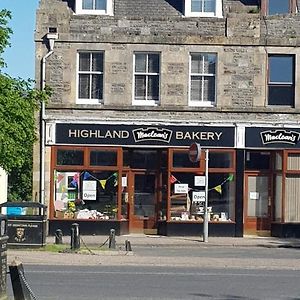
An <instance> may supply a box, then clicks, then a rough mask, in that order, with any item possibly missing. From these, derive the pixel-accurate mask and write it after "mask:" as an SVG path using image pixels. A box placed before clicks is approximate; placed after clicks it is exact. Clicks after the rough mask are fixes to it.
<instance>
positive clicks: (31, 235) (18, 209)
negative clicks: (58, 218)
mask: <svg viewBox="0 0 300 300" xmlns="http://www.w3.org/2000/svg"><path fill="white" fill-rule="evenodd" d="M0 208H1V213H2V214H6V216H7V235H8V241H7V244H8V246H10V245H11V246H27V247H28V246H37V247H41V246H45V245H46V222H47V214H46V208H47V206H45V205H43V204H41V203H38V202H5V203H2V204H1V205H0Z"/></svg>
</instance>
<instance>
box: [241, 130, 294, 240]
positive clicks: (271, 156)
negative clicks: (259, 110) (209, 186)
mask: <svg viewBox="0 0 300 300" xmlns="http://www.w3.org/2000/svg"><path fill="white" fill-rule="evenodd" d="M245 147H246V154H245V173H244V180H245V191H244V234H259V235H260V234H262V235H272V236H277V237H300V198H299V195H300V129H299V128H287V127H248V128H246V129H245Z"/></svg>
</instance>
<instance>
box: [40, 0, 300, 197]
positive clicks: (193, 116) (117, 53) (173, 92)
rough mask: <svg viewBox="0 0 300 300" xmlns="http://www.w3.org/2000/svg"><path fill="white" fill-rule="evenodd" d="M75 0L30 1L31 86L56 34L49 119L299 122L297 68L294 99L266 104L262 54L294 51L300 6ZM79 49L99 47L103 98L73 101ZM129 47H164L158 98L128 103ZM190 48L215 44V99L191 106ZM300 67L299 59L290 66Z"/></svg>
mask: <svg viewBox="0 0 300 300" xmlns="http://www.w3.org/2000/svg"><path fill="white" fill-rule="evenodd" d="M74 2H75V1H71V0H69V1H66V0H40V5H39V8H38V10H37V22H36V33H35V43H36V81H37V85H38V86H39V85H40V84H41V83H40V78H41V59H42V58H43V56H45V55H46V53H47V52H48V48H47V39H46V34H47V33H48V32H49V29H53V28H55V29H56V30H57V33H58V39H57V40H56V41H55V47H54V52H53V54H52V55H51V56H50V57H49V58H48V59H47V68H46V84H47V85H49V86H50V87H51V88H52V91H53V94H52V96H51V99H50V101H49V103H48V104H47V109H46V119H47V122H54V121H57V120H60V121H62V120H63V121H65V120H69V121H74V120H80V121H82V122H84V121H87V120H89V121H91V120H93V121H95V122H97V121H122V122H127V121H136V122H138V121H141V122H142V121H144V122H145V121H148V122H162V123H164V122H173V123H174V124H175V123H182V122H194V123H195V122H200V123H205V122H206V123H210V122H214V123H219V124H223V123H236V122H257V123H268V124H271V123H276V124H284V123H285V124H287V123H290V124H298V123H299V121H300V115H299V112H300V110H299V108H300V100H299V96H300V90H299V86H300V85H299V84H298V82H297V80H298V81H299V78H297V76H296V91H295V107H294V108H290V107H270V106H268V105H267V103H266V90H267V88H266V83H267V82H266V80H267V56H268V53H282V54H295V55H296V56H298V55H299V54H300V53H299V51H300V48H299V46H300V16H299V15H297V14H296V15H293V14H288V15H278V16H267V17H262V16H261V15H260V13H259V10H258V1H253V0H252V1H238V0H235V1H234V0H223V18H194V17H193V18H190V17H189V18H187V17H184V16H183V2H182V3H181V2H180V1H175V0H135V1H132V0H114V16H101V15H76V14H75V13H74V5H75V4H74ZM79 50H89V51H93V50H101V51H104V53H105V59H104V70H105V71H104V103H103V104H98V105H84V104H76V93H77V86H76V84H77V83H76V82H77V81H76V80H77V78H76V70H77V69H76V68H77V65H76V63H77V62H76V60H77V52H78V51H79ZM135 51H146V52H147V51H151V52H152V51H155V52H159V53H160V54H161V72H160V105H158V106H150V107H149V106H133V105H132V99H133V87H132V86H133V53H134V52H135ZM192 52H213V53H217V57H218V64H217V72H216V78H217V96H216V98H217V100H216V106H214V107H192V106H189V101H188V98H189V54H190V53H192ZM299 67H300V66H299V62H298V60H296V66H295V68H296V70H298V69H299ZM48 159H49V160H50V158H48ZM35 166H36V164H35ZM36 167H37V166H36ZM47 168H49V165H48V167H47ZM37 174H38V172H36V173H35V181H36V182H37V181H38V179H37ZM48 196H49V195H48Z"/></svg>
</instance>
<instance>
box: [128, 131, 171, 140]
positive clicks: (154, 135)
mask: <svg viewBox="0 0 300 300" xmlns="http://www.w3.org/2000/svg"><path fill="white" fill-rule="evenodd" d="M132 133H133V138H134V141H135V142H136V143H139V142H144V141H161V142H164V143H170V140H171V137H172V130H169V129H158V128H156V127H148V128H137V129H134V130H132Z"/></svg>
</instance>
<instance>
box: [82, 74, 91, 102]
mask: <svg viewBox="0 0 300 300" xmlns="http://www.w3.org/2000/svg"><path fill="white" fill-rule="evenodd" d="M89 86H90V76H89V75H87V74H80V75H79V98H80V99H89Z"/></svg>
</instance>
